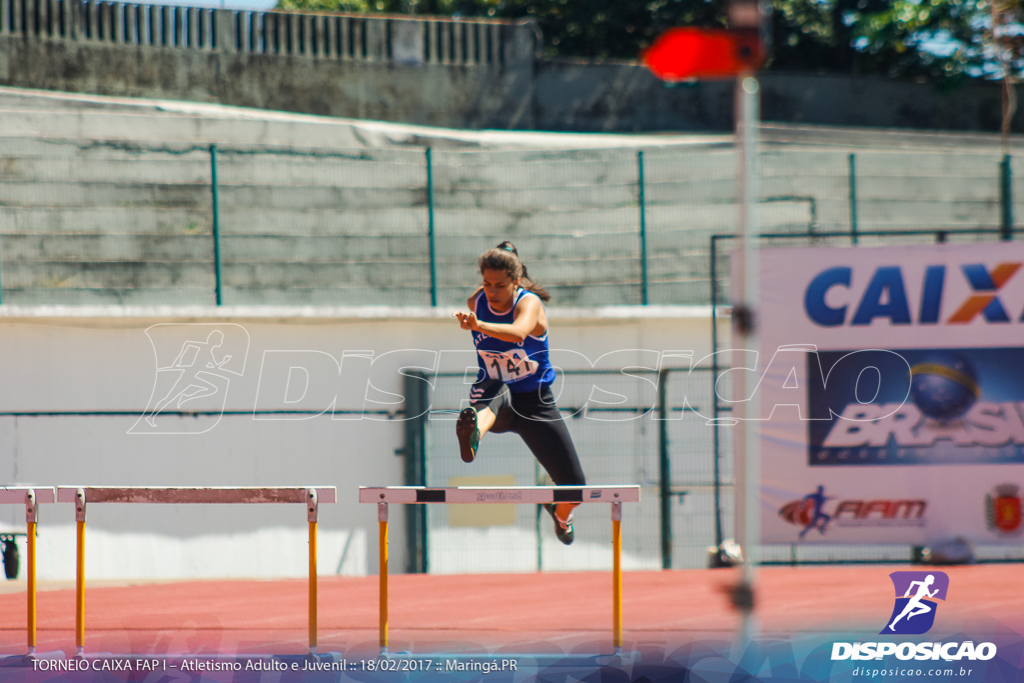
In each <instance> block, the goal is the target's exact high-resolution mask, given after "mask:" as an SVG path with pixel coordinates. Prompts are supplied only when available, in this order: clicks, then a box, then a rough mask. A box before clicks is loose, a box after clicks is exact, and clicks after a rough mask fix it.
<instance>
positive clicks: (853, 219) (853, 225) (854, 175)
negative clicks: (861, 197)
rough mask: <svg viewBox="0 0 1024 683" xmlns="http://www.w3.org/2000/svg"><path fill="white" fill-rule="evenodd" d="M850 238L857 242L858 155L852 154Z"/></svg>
mask: <svg viewBox="0 0 1024 683" xmlns="http://www.w3.org/2000/svg"><path fill="white" fill-rule="evenodd" d="M850 240H851V241H852V242H853V243H854V244H857V155H856V154H850Z"/></svg>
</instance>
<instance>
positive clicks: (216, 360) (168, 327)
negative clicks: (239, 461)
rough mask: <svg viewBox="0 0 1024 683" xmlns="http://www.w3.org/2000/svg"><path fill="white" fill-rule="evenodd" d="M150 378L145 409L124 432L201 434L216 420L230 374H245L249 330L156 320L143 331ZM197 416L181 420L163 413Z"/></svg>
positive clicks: (223, 402) (240, 327)
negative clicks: (147, 345)
mask: <svg viewBox="0 0 1024 683" xmlns="http://www.w3.org/2000/svg"><path fill="white" fill-rule="evenodd" d="M146 336H147V337H149V341H150V344H152V346H153V355H154V360H155V365H156V367H155V371H156V372H155V378H154V380H153V391H152V394H151V395H150V398H149V401H148V403H147V404H146V410H145V411H144V412H143V413H142V415H141V416H140V417H139V419H138V421H136V423H135V424H134V425H132V427H131V429H129V430H128V433H129V434H202V433H203V432H207V431H209V430H211V429H213V428H214V427H216V426H217V424H218V423H219V422H220V418H221V417H222V416H223V414H224V408H225V406H226V405H227V397H228V388H229V387H230V385H231V380H232V378H234V377H241V376H242V373H244V372H245V360H246V357H247V356H248V355H249V333H248V332H247V331H246V329H245V328H244V327H242V326H241V325H236V324H234V323H194V324H175V323H160V324H158V325H153V326H152V327H150V328H148V329H147V330H146ZM170 412H174V413H181V412H185V413H193V414H203V415H206V416H207V417H211V418H213V419H205V420H196V419H182V418H181V417H180V416H179V415H170V414H168V413H170Z"/></svg>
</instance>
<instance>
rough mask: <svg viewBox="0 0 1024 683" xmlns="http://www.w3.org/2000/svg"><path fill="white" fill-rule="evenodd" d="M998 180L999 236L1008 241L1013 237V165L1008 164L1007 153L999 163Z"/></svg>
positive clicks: (1008, 157)
mask: <svg viewBox="0 0 1024 683" xmlns="http://www.w3.org/2000/svg"><path fill="white" fill-rule="evenodd" d="M999 180H1000V182H999V203H1000V207H1001V211H1000V226H1001V227H1002V233H1001V237H1002V239H1003V240H1006V241H1009V240H1012V239H1013V167H1012V166H1011V165H1010V155H1009V154H1004V155H1003V161H1002V163H1000V164H999Z"/></svg>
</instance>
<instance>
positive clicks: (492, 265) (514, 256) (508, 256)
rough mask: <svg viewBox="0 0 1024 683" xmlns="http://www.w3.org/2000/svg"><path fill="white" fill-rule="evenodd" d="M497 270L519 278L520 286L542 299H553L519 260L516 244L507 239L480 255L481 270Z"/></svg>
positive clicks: (513, 277)
mask: <svg viewBox="0 0 1024 683" xmlns="http://www.w3.org/2000/svg"><path fill="white" fill-rule="evenodd" d="M485 270H496V271H498V272H501V273H505V274H506V275H508V276H509V277H510V278H512V279H513V280H515V279H516V278H519V286H521V287H522V288H523V289H526V290H529V291H531V292H533V293H534V294H536V295H537V296H538V297H540V300H541V301H551V295H550V294H548V290H546V289H544V287H543V286H542V285H539V284H537V283H536V282H534V281H533V280H531V279H530V275H529V274H528V273H527V272H526V266H525V265H523V262H522V261H520V260H519V252H518V251H517V250H516V247H515V245H514V244H512V243H511V242H509V241H508V240H505V241H504V242H502V243H501V244H499V245H498V246H497V247H495V248H494V249H488V250H487V251H485V252H484V253H483V254H482V255H481V256H480V272H481V273H483V272H484V271H485Z"/></svg>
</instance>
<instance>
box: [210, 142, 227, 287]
mask: <svg viewBox="0 0 1024 683" xmlns="http://www.w3.org/2000/svg"><path fill="white" fill-rule="evenodd" d="M210 193H211V194H212V195H213V276H214V282H215V285H214V287H215V290H216V294H217V305H218V306H220V305H221V304H222V303H224V299H223V296H222V295H221V263H220V198H219V196H218V194H217V145H210Z"/></svg>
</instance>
